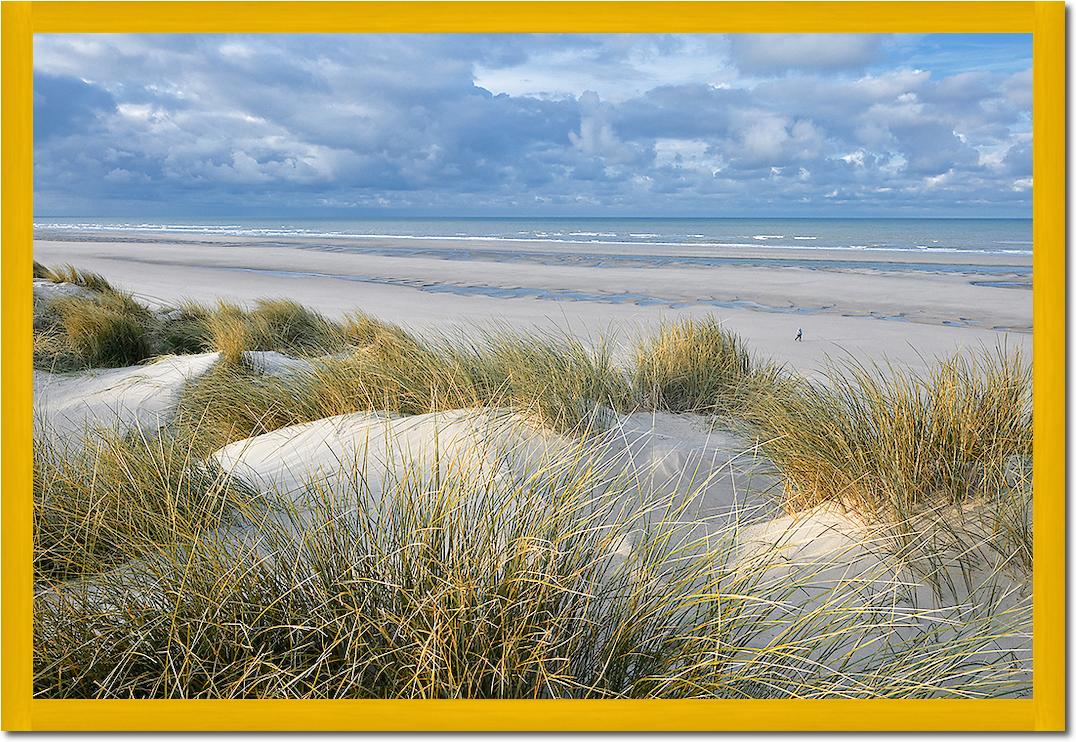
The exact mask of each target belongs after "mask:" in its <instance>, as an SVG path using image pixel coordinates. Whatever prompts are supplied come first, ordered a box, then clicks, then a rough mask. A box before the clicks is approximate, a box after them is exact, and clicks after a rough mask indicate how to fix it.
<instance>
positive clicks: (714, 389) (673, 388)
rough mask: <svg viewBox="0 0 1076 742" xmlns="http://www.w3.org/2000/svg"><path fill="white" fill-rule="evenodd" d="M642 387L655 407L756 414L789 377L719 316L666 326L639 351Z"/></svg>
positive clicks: (637, 382) (637, 381) (637, 380)
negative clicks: (757, 404) (760, 400)
mask: <svg viewBox="0 0 1076 742" xmlns="http://www.w3.org/2000/svg"><path fill="white" fill-rule="evenodd" d="M633 382H634V386H635V389H636V392H637V393H638V394H639V395H640V396H641V397H642V398H643V399H645V400H646V404H647V405H648V406H649V407H651V408H653V409H662V410H669V411H671V412H697V413H700V414H709V415H721V416H733V417H736V416H744V415H746V414H749V413H750V410H751V408H752V405H753V404H754V401H755V398H756V397H758V396H759V395H768V394H772V393H773V392H774V391H775V389H776V388H777V387H779V386H781V385H782V384H784V383H786V381H785V380H784V379H783V378H782V377H781V374H780V372H779V370H778V368H777V367H776V366H775V365H774V364H772V363H769V362H762V361H759V360H758V359H756V358H754V357H753V356H752V355H751V353H750V352H749V351H748V349H747V347H746V346H745V345H744V342H743V340H741V339H740V338H739V337H738V336H737V335H736V334H735V333H733V332H731V331H730V330H728V329H726V328H725V327H722V326H721V324H720V323H719V322H718V321H717V320H716V319H714V318H705V319H684V320H680V321H678V322H675V323H672V324H667V325H663V326H662V327H660V328H658V329H657V331H656V332H655V333H654V334H653V336H652V337H649V338H647V339H644V340H643V341H642V342H641V343H640V344H639V347H638V348H637V350H636V353H635V366H634V373H633Z"/></svg>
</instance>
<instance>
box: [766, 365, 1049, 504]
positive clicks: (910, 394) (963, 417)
mask: <svg viewBox="0 0 1076 742" xmlns="http://www.w3.org/2000/svg"><path fill="white" fill-rule="evenodd" d="M1030 374H1031V370H1030V365H1029V364H1027V363H1026V362H1025V361H1024V359H1023V358H1022V357H1021V355H1020V354H1019V353H1008V352H1005V351H1004V349H1000V348H999V349H996V350H993V351H983V352H980V353H964V354H962V355H956V356H953V357H951V358H948V359H945V360H942V361H940V362H938V363H937V364H936V365H935V366H933V368H932V369H931V371H930V372H929V373H928V374H926V375H918V374H913V373H910V372H908V371H907V370H904V369H901V368H895V367H891V366H881V365H871V364H863V363H857V362H850V363H847V364H845V365H843V366H840V367H837V368H834V369H831V371H830V373H829V374H828V375H827V376H826V378H825V380H824V381H822V382H816V383H811V384H807V383H804V384H801V385H799V386H798V387H797V388H796V390H795V392H791V393H786V394H782V395H774V396H768V397H763V398H760V400H761V401H760V403H759V404H760V407H759V409H757V410H756V411H755V414H754V419H755V420H756V421H758V428H759V435H760V437H761V438H762V440H763V448H764V450H765V451H766V453H767V454H768V455H769V456H770V457H771V458H772V459H773V460H774V462H775V463H776V464H777V465H778V467H780V469H781V472H782V475H783V477H784V479H785V482H786V488H787V492H788V507H789V508H790V509H791V510H798V509H803V508H807V507H812V506H814V505H816V504H819V503H821V502H826V501H835V502H840V503H843V504H845V505H847V506H854V507H857V508H861V509H867V510H869V511H872V512H879V513H884V514H886V515H888V516H890V517H892V516H894V515H907V514H909V513H911V512H914V511H915V510H916V509H917V508H922V507H931V506H934V505H937V504H938V503H953V504H960V503H964V502H969V501H973V500H976V499H982V498H984V497H985V498H988V499H990V498H995V497H998V496H1003V495H1005V493H1008V492H1010V491H1011V490H1012V489H1013V487H1014V484H1013V482H1014V474H1013V472H1014V471H1016V470H1020V469H1022V467H1024V466H1025V464H1026V463H1029V462H1030V456H1031V442H1032V425H1031V375H1030Z"/></svg>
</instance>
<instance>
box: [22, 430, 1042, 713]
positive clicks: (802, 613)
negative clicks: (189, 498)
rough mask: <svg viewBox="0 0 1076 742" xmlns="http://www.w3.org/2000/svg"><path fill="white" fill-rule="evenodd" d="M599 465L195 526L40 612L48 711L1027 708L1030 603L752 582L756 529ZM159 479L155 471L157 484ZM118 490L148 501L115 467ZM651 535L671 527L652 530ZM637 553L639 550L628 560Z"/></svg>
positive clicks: (335, 499) (330, 500) (417, 474)
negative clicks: (241, 704) (661, 496)
mask: <svg viewBox="0 0 1076 742" xmlns="http://www.w3.org/2000/svg"><path fill="white" fill-rule="evenodd" d="M598 453H599V452H597V451H593V450H591V451H590V452H587V449H586V448H584V447H581V448H580V449H579V450H578V451H576V452H574V453H569V454H568V458H559V457H557V458H553V459H550V460H549V461H547V462H546V464H545V467H544V469H543V470H541V471H539V472H536V473H535V474H534V475H533V476H529V477H527V478H525V479H521V480H519V481H516V482H513V483H512V484H511V485H509V486H505V484H504V483H503V482H502V483H501V484H496V483H495V482H494V481H492V480H490V479H489V477H490V476H491V474H490V473H489V472H486V473H480V472H475V471H471V470H468V469H462V468H461V469H458V470H453V471H451V472H450V473H448V474H446V475H445V476H441V477H438V478H435V479H433V480H431V478H430V477H429V476H427V475H426V473H425V472H422V471H410V470H409V469H408V468H407V465H406V463H404V462H401V465H402V467H403V468H402V469H401V471H399V472H398V473H397V475H396V476H395V478H394V479H392V480H391V481H390V482H389V483H388V484H387V489H386V491H385V493H384V495H383V496H382V497H381V498H380V499H379V500H377V501H373V500H372V499H371V498H370V497H369V495H368V492H369V490H368V488H366V487H365V485H363V482H364V481H366V480H367V477H368V476H369V474H368V473H367V472H365V471H362V470H361V469H355V470H354V471H352V472H351V474H350V475H349V476H348V477H345V479H346V480H347V481H350V482H352V483H353V484H352V485H350V486H339V487H336V488H334V489H333V490H332V491H328V490H325V489H324V488H323V487H321V486H319V485H318V484H317V483H316V482H315V483H312V484H311V487H310V489H309V491H308V493H307V495H306V499H304V500H302V501H301V503H300V504H301V505H302V506H303V507H304V508H310V509H309V510H289V509H284V510H276V511H258V510H255V509H251V508H245V509H243V511H242V512H243V514H244V515H245V518H244V520H242V521H241V522H242V524H244V525H243V527H242V528H233V529H229V530H225V531H220V532H217V533H213V532H211V531H207V530H206V529H205V528H204V527H201V526H203V525H204V523H205V522H206V521H205V520H204V519H203V520H197V519H194V520H191V519H190V518H189V516H188V518H174V519H173V521H174V522H177V523H178V524H179V527H177V528H174V529H173V530H171V531H167V535H169V536H171V537H173V538H175V539H176V541H175V543H174V545H173V547H172V548H162V549H161V550H160V551H159V552H158V553H157V555H156V556H154V557H153V558H145V559H143V560H142V561H140V562H138V563H137V564H135V565H133V567H127V568H124V569H118V570H114V571H112V572H109V573H107V574H105V575H102V576H101V577H99V578H95V579H88V580H86V581H84V582H82V583H78V584H74V585H69V586H50V588H49V589H48V590H47V591H46V592H47V595H45V596H42V597H39V598H38V600H37V601H36V603H35V622H34V629H35V632H36V633H35V653H34V666H35V680H34V683H35V693H36V695H37V696H38V697H51V698H58V697H65V698H79V697H94V698H120V697H123V698H151V697H153V698H179V697H182V698H264V697H272V698H653V697H661V698H773V697H785V698H787V697H799V698H825V697H853V698H863V697H893V698H909V697H922V696H934V695H942V696H949V697H966V698H975V697H983V696H991V697H999V696H1000V697H1004V696H1007V695H1014V694H1021V693H1026V691H1027V689H1028V687H1029V685H1028V682H1029V681H1028V676H1027V673H1026V669H1025V662H1026V657H1024V656H1023V655H1022V654H1020V653H1015V654H1012V653H1006V652H1004V651H998V650H996V649H994V648H993V647H994V644H995V643H996V642H1004V641H1006V640H1007V639H1008V638H1011V637H1012V636H1014V635H1018V634H1019V632H1021V631H1024V630H1025V628H1024V627H1025V626H1026V624H1027V621H1028V619H1029V616H1030V603H1029V602H1028V601H1019V600H1018V601H1015V602H1009V603H1006V602H1005V601H1004V600H1003V598H1004V597H1005V596H1001V595H999V596H996V600H997V605H996V608H997V610H996V611H995V612H994V613H993V614H989V615H985V616H984V615H983V614H982V613H981V612H972V613H969V614H967V615H965V614H963V613H960V612H956V611H950V612H948V613H947V614H946V620H945V622H944V624H943V625H942V626H941V627H939V624H938V621H937V620H936V613H937V612H936V611H931V610H927V609H916V608H914V607H911V606H904V605H903V604H901V605H902V606H903V607H901V608H900V609H899V613H898V615H897V616H896V617H895V616H894V601H899V600H903V599H904V598H903V597H902V596H903V592H904V589H905V586H904V585H903V584H902V583H901V581H899V580H893V579H892V578H886V577H885V575H886V574H887V573H888V566H887V565H881V564H880V565H879V566H878V567H877V568H872V569H871V570H870V571H868V572H866V573H864V574H863V575H861V576H860V577H859V578H857V579H856V580H853V581H849V582H844V583H840V584H838V583H832V585H831V584H830V583H829V582H827V581H826V580H832V578H826V577H824V576H823V575H821V574H820V570H824V567H823V566H821V565H820V566H818V567H813V566H811V565H809V564H808V565H806V567H805V568H804V569H803V570H801V571H795V572H789V573H787V575H785V573H783V572H782V573H781V574H782V575H784V576H782V578H781V579H767V578H766V570H767V568H768V567H769V565H770V564H773V565H778V564H779V565H782V568H783V565H784V564H786V562H787V557H785V556H783V555H782V553H780V552H776V553H774V554H773V555H772V562H770V561H763V562H760V563H759V564H758V566H757V569H753V570H748V571H744V570H743V569H739V568H732V567H730V565H732V564H734V563H735V559H736V552H735V543H736V538H735V528H733V529H731V530H729V531H727V532H725V533H724V534H722V535H720V536H717V537H715V538H713V539H711V540H708V541H699V540H698V537H697V535H696V531H695V527H696V525H697V524H696V523H695V522H694V521H693V520H692V519H691V518H690V517H688V515H687V514H688V513H690V512H692V510H693V505H692V503H693V496H692V495H691V493H687V495H688V496H687V497H685V498H684V499H683V501H682V502H680V503H679V504H677V505H675V506H674V505H672V503H671V502H670V503H669V504H668V505H665V506H663V505H662V504H661V503H656V504H655V503H645V504H641V505H640V506H638V508H636V507H631V506H625V503H629V502H633V501H634V495H633V493H632V491H631V490H630V487H629V482H628V480H626V479H620V478H617V477H616V476H615V475H614V474H612V473H610V472H608V471H605V470H603V469H602V468H601V467H600V466H597V465H595V463H594V460H592V459H591V458H590V457H594V459H595V460H596V459H597V458H598V456H597V454H598ZM155 461H156V459H153V460H150V461H146V462H144V463H145V466H144V467H143V468H145V469H146V470H148V471H150V472H153V471H155V469H154V466H155ZM138 476H139V477H140V478H150V475H148V474H139V475H138ZM375 476H376V475H375ZM100 477H101V478H104V479H107V480H109V481H110V482H112V481H118V482H119V483H122V484H128V483H130V479H129V476H128V475H126V474H123V475H121V476H119V477H118V480H117V474H116V472H115V470H110V471H106V470H102V471H101V472H100ZM160 478H161V479H169V478H168V477H163V476H162V477H160ZM74 484H75V486H79V483H78V482H77V481H76V482H75V483H74ZM82 486H84V485H82ZM180 489H181V490H182V488H180ZM116 491H117V492H118V493H123V492H127V493H130V494H128V495H127V496H128V497H131V498H132V500H133V501H132V502H131V503H127V504H122V505H123V506H122V507H121V508H120V509H119V511H120V512H123V513H127V512H131V513H138V512H140V511H142V510H145V509H149V510H150V511H151V513H152V514H151V516H150V517H151V519H157V518H159V517H160V515H159V514H160V513H161V508H160V507H159V506H158V505H156V504H155V502H154V501H153V500H150V499H149V498H145V497H142V496H140V495H136V494H134V493H133V492H132V491H131V490H130V489H129V488H126V489H125V488H124V487H117V488H116ZM157 491H158V492H159V491H162V490H161V488H157ZM163 491H164V492H169V493H170V492H172V491H173V487H171V486H170V487H168V488H165V489H164V490H163ZM597 493H600V494H597ZM121 496H122V495H121ZM81 501H82V500H81V499H80V502H81ZM91 501H92V499H87V500H86V502H91ZM206 502H207V503H211V504H212V508H214V509H215V508H217V507H219V500H217V499H209V500H207V501H206ZM114 509H115V508H114V507H110V508H108V509H107V512H112V511H113V510H114ZM168 512H169V511H166V512H165V515H167V514H168ZM91 517H92V516H91ZM106 517H107V516H106ZM163 520H165V521H167V520H168V519H167V518H164V519H163ZM642 521H645V522H647V523H649V524H650V526H649V527H648V530H647V531H645V532H642V533H640V531H639V524H640V522H642ZM106 525H108V524H106ZM628 536H632V537H633V538H634V539H635V540H636V544H637V545H636V548H635V549H633V550H632V552H631V553H630V555H628V556H626V557H625V556H623V549H622V546H621V544H622V542H623V540H624V539H625V538H626V537H628ZM72 558H77V552H76V553H74V554H72ZM752 564H754V563H752ZM872 581H873V582H872ZM819 584H820V585H823V586H830V587H829V589H828V590H827V591H826V592H825V593H824V594H820V595H819V598H818V599H817V600H808V601H807V602H806V604H805V606H804V608H803V609H802V610H789V609H788V607H789V606H797V605H800V603H801V601H803V600H804V599H803V597H802V596H803V595H804V594H806V593H808V592H809V591H810V590H812V589H813V590H814V594H816V595H818V594H819V593H818V587H817V585H819ZM867 584H870V585H872V586H873V587H872V588H871V589H867V588H866V587H865V585H867ZM811 585H815V586H816V587H814V588H811V587H810V586H811ZM114 606H123V610H122V611H120V612H117V610H116V609H115V608H114ZM991 607H995V606H992V605H984V606H980V608H985V609H989V608H991Z"/></svg>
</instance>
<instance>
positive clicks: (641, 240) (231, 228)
mask: <svg viewBox="0 0 1076 742" xmlns="http://www.w3.org/2000/svg"><path fill="white" fill-rule="evenodd" d="M34 226H35V229H36V230H37V231H38V232H39V233H42V232H53V233H55V232H60V233H62V232H81V233H92V232H132V233H139V234H147V233H150V234H152V233H161V234H162V235H164V234H195V235H213V236H228V237H237V238H241V237H280V238H285V237H289V238H290V237H295V238H310V239H317V240H332V239H334V238H339V239H345V238H350V239H375V238H394V239H397V240H413V241H415V242H416V243H417V244H421V242H422V241H424V240H437V239H445V238H452V239H468V240H481V241H488V242H497V243H504V246H505V248H506V249H509V250H510V249H511V243H513V242H533V241H542V242H556V243H567V244H568V245H573V244H574V245H579V246H581V247H580V250H581V251H583V250H585V247H584V246H586V245H634V246H650V247H651V248H652V252H653V253H654V255H655V256H656V257H658V256H662V255H675V253H676V250H677V248H686V247H690V248H692V251H693V253H695V254H698V248H704V249H705V248H710V249H712V251H713V255H714V256H715V257H718V256H720V255H721V252H722V250H723V249H730V248H744V247H756V248H757V247H763V248H765V247H774V248H779V247H781V248H789V247H792V248H799V249H807V250H812V249H814V250H849V251H853V252H859V253H863V254H864V255H867V254H870V253H878V252H888V251H901V252H919V253H952V252H958V253H980V254H983V253H986V254H1001V255H1013V256H1018V255H1030V254H1031V244H1032V243H1031V220H1030V219H725V218H721V219H680V218H621V217H601V218H595V217H589V218H588V217H556V218H527V219H522V218H499V217H492V218H491V217H482V218H478V217H476V218H407V219H346V218H330V219H286V220H285V219H249V218H242V219H238V218H226V219H177V218H172V217H169V218H159V219H149V218H137V219H132V218H119V219H96V218H95V219H90V218H86V217H64V218H60V217H38V218H36V219H35V224H34ZM969 257H970V256H969Z"/></svg>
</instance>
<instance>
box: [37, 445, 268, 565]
mask: <svg viewBox="0 0 1076 742" xmlns="http://www.w3.org/2000/svg"><path fill="white" fill-rule="evenodd" d="M86 441H87V443H86V445H85V446H83V447H79V448H77V449H65V448H60V447H59V446H58V444H57V443H56V442H55V441H52V440H51V438H50V436H49V435H48V430H47V427H46V428H44V429H43V428H41V427H39V429H38V434H37V436H36V437H35V441H34V509H33V513H34V575H35V579H37V580H42V581H48V582H53V581H57V580H63V579H69V578H72V577H79V576H83V575H86V574H93V573H97V572H100V571H102V570H104V569H107V568H109V567H110V566H114V565H116V564H120V563H123V562H125V561H128V560H130V559H133V558H136V557H138V556H140V555H142V554H145V553H147V552H149V551H155V550H158V549H161V548H164V547H167V546H170V545H172V544H175V543H177V542H178V541H181V540H183V538H185V537H186V535H187V534H190V533H193V532H195V531H198V530H200V529H209V528H214V527H216V526H218V525H220V523H221V521H222V518H224V517H225V515H226V514H227V512H228V511H229V510H230V509H231V508H232V507H234V506H235V505H236V504H237V503H239V502H241V501H244V500H245V499H247V498H248V496H249V493H247V492H246V491H245V490H244V489H243V487H242V486H240V485H238V484H237V483H234V482H232V481H230V480H229V478H228V477H226V476H225V475H224V474H223V473H222V472H220V470H219V468H216V467H214V466H212V465H211V464H208V463H206V462H204V461H203V460H201V459H197V458H195V457H194V456H193V455H192V452H191V449H190V448H189V446H187V445H186V444H185V443H184V442H183V441H178V440H176V439H175V438H173V437H171V436H169V435H167V433H165V432H163V431H153V432H150V431H141V430H136V431H134V432H131V433H128V434H125V435H121V434H120V433H118V432H116V431H114V430H98V431H95V432H94V433H92V434H90V435H88V436H87V437H86Z"/></svg>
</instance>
